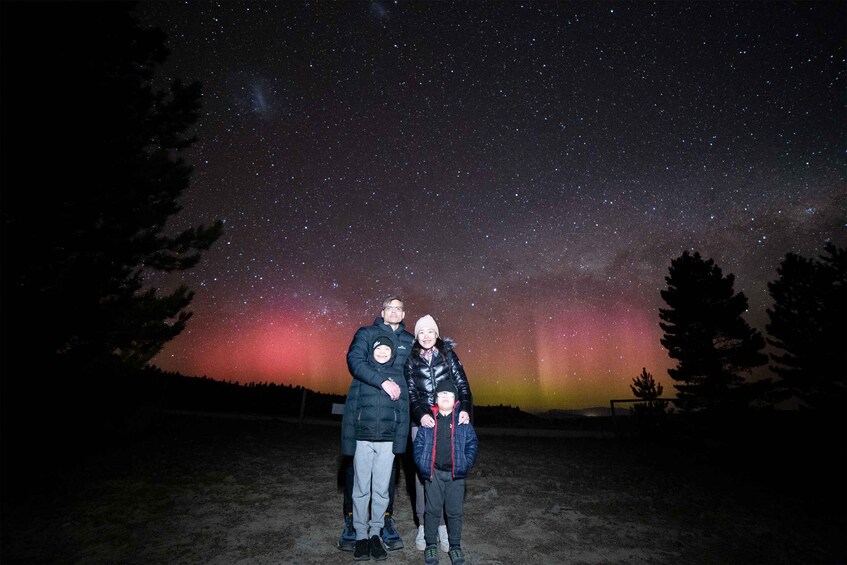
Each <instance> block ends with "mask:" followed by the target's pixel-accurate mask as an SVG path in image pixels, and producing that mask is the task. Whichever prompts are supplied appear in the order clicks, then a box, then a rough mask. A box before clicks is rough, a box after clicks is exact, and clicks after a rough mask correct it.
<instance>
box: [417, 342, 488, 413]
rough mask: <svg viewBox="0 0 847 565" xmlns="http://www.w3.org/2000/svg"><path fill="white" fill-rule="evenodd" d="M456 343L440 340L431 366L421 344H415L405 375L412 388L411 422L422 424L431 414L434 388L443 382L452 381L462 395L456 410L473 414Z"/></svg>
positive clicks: (458, 399) (468, 388)
mask: <svg viewBox="0 0 847 565" xmlns="http://www.w3.org/2000/svg"><path fill="white" fill-rule="evenodd" d="M454 345H455V343H454V342H453V341H452V340H450V339H449V338H448V339H447V340H445V341H442V340H441V338H438V339H437V340H436V342H435V348H436V349H437V350H438V355H435V356H433V358H432V365H430V364H428V363H427V362H426V359H424V358H423V357H421V344H420V343H418V342H417V341H415V345H414V347H412V353H411V354H410V355H409V358H408V359H406V365H405V367H403V375H404V376H405V377H406V384H407V385H408V387H409V408H410V409H411V411H412V422H414V423H415V424H420V421H421V418H423V417H424V416H425V415H426V414H431V412H430V408H432V407H433V406H435V387H437V386H438V383H440V382H441V381H443V380H444V379H453V384H455V385H456V390H458V391H459V397H458V398H457V399H456V400H457V401H458V402H459V405H458V406H457V408H456V410H457V411H458V412H467V413H468V414H471V409H472V408H473V397H472V395H471V387H470V385H469V384H468V378H467V377H466V376H465V369H464V367H462V362H461V361H459V356H458V355H456V352H455V351H453V346H454Z"/></svg>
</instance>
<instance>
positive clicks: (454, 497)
mask: <svg viewBox="0 0 847 565" xmlns="http://www.w3.org/2000/svg"><path fill="white" fill-rule="evenodd" d="M457 395H458V392H457V390H456V385H454V384H453V381H452V380H451V379H444V380H443V381H441V382H440V383H438V386H437V387H436V389H435V398H436V406H433V407H432V416H433V418H435V427H433V428H424V427H421V428H419V429H418V435H417V436H416V437H415V442H414V445H413V447H414V456H415V465H417V467H418V471H420V474H421V478H422V479H423V481H424V490H425V492H426V512H425V514H424V537H425V539H426V549H425V550H424V560H425V561H424V563H425V564H426V565H437V563H438V545H437V543H438V523H439V522H440V520H441V513H442V512H444V513H445V514H446V515H447V535H448V537H449V539H450V551H449V555H450V561H451V562H452V564H453V565H464V563H465V557H464V553H463V552H462V520H463V504H464V498H465V478H466V477H467V476H468V470H469V469H470V468H471V467H473V465H474V462H475V461H476V452H477V447H478V445H479V441H478V440H477V437H476V431H474V428H473V425H472V424H470V423H468V424H464V425H461V426H460V425H458V417H457V413H456V411H455V408H456V406H458V403H457V402H456V397H457Z"/></svg>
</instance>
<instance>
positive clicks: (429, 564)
mask: <svg viewBox="0 0 847 565" xmlns="http://www.w3.org/2000/svg"><path fill="white" fill-rule="evenodd" d="M424 565H438V546H437V545H428V546H426V549H425V550H424Z"/></svg>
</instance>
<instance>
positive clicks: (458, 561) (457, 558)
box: [448, 547, 465, 565]
mask: <svg viewBox="0 0 847 565" xmlns="http://www.w3.org/2000/svg"><path fill="white" fill-rule="evenodd" d="M448 555H449V556H450V563H452V564H453V565H465V553H464V552H463V551H462V548H461V547H451V548H450V552H449V553H448Z"/></svg>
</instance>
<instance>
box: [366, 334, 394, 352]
mask: <svg viewBox="0 0 847 565" xmlns="http://www.w3.org/2000/svg"><path fill="white" fill-rule="evenodd" d="M380 345H387V346H388V347H390V348H391V352H392V353H393V352H394V343H393V342H392V341H391V340H390V339H389V338H387V337H385V336H384V335H381V336H379V337H378V338H376V341H374V344H373V347H372V348H371V349H376V348H377V347H378V346H380Z"/></svg>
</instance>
